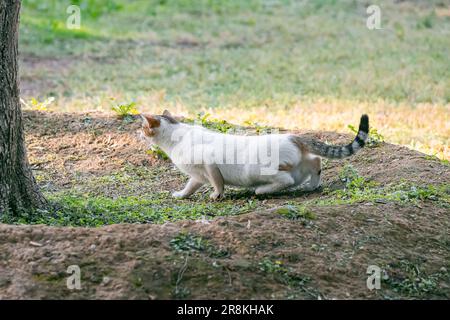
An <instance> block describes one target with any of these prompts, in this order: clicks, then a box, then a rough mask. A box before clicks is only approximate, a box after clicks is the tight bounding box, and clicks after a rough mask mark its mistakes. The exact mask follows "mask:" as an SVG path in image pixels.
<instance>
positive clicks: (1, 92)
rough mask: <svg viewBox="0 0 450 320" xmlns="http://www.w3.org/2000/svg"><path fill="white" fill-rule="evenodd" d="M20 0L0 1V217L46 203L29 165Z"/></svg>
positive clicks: (39, 206)
mask: <svg viewBox="0 0 450 320" xmlns="http://www.w3.org/2000/svg"><path fill="white" fill-rule="evenodd" d="M19 11H20V0H0V41H1V43H0V216H1V215H2V214H3V213H5V212H11V213H13V214H14V213H18V212H21V211H29V210H31V209H33V208H42V207H44V206H45V204H46V201H45V199H44V197H43V196H42V194H41V193H40V191H39V188H38V186H37V184H36V181H35V179H34V177H33V174H32V172H31V169H30V167H29V164H28V159H27V154H26V148H25V141H24V133H23V122H22V111H21V109H20V100H19V76H18V63H17V47H18V31H19V30H18V29H19Z"/></svg>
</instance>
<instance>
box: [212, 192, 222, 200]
mask: <svg viewBox="0 0 450 320" xmlns="http://www.w3.org/2000/svg"><path fill="white" fill-rule="evenodd" d="M209 198H210V199H211V200H213V201H217V200H221V199H223V193H219V192H213V193H211V195H210V196H209Z"/></svg>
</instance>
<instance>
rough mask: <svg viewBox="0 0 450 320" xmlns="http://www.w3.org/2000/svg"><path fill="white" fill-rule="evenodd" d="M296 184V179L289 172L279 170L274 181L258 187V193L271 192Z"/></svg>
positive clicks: (256, 191)
mask: <svg viewBox="0 0 450 320" xmlns="http://www.w3.org/2000/svg"><path fill="white" fill-rule="evenodd" d="M294 184H295V180H294V178H293V177H292V175H291V174H290V173H289V172H278V173H277V174H276V175H275V176H274V177H273V181H272V182H271V183H268V184H264V185H261V186H259V187H257V188H256V190H255V193H256V194H269V193H274V192H277V191H281V190H283V189H286V188H289V187H291V186H293V185H294Z"/></svg>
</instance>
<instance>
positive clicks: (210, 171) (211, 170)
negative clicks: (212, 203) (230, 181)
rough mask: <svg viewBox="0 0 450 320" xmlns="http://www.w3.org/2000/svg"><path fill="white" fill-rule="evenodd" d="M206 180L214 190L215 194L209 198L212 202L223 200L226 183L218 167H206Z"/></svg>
mask: <svg viewBox="0 0 450 320" xmlns="http://www.w3.org/2000/svg"><path fill="white" fill-rule="evenodd" d="M205 169H206V178H207V179H208V181H209V183H211V185H212V186H213V188H214V192H213V193H211V195H210V196H209V197H210V198H211V199H212V200H218V199H221V198H223V193H224V189H225V188H224V181H223V176H222V173H221V172H220V170H219V168H218V167H217V166H216V165H206V166H205Z"/></svg>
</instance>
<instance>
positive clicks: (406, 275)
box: [385, 260, 446, 297]
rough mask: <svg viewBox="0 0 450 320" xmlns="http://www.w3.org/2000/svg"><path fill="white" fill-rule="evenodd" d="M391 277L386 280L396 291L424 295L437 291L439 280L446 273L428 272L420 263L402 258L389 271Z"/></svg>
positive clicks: (411, 294)
mask: <svg viewBox="0 0 450 320" xmlns="http://www.w3.org/2000/svg"><path fill="white" fill-rule="evenodd" d="M388 274H389V277H388V278H387V279H386V280H385V282H386V283H387V284H388V285H389V286H390V287H391V288H392V290H394V291H395V292H398V293H402V294H406V295H409V296H418V297H420V296H423V295H425V294H429V293H437V290H438V285H439V281H440V280H441V279H442V278H444V277H445V276H446V275H445V274H444V272H436V273H433V274H426V273H424V272H422V270H421V269H420V267H419V265H417V264H414V263H412V262H410V261H407V260H401V261H400V262H399V263H397V264H395V265H393V266H392V271H390V272H388Z"/></svg>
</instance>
